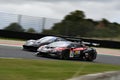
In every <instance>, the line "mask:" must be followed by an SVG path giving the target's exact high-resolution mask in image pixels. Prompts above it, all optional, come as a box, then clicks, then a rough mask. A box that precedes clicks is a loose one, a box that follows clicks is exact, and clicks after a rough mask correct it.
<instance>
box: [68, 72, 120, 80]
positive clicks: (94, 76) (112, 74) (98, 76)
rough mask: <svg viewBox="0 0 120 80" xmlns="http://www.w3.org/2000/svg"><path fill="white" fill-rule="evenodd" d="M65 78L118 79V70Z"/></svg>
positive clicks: (84, 79)
mask: <svg viewBox="0 0 120 80" xmlns="http://www.w3.org/2000/svg"><path fill="white" fill-rule="evenodd" d="M67 80H120V71H109V72H103V73H97V74H88V75H84V76H80V77H76V78H71V79H67Z"/></svg>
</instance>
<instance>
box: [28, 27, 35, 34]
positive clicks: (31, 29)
mask: <svg viewBox="0 0 120 80" xmlns="http://www.w3.org/2000/svg"><path fill="white" fill-rule="evenodd" d="M26 32H28V33H36V31H35V30H34V29H33V28H29V29H28V30H27V31H26Z"/></svg>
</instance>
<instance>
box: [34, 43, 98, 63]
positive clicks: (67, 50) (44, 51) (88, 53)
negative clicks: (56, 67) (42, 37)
mask: <svg viewBox="0 0 120 80" xmlns="http://www.w3.org/2000/svg"><path fill="white" fill-rule="evenodd" d="M36 55H37V56H50V57H57V58H59V59H74V58H75V59H80V60H86V61H93V60H94V59H96V56H97V52H96V50H95V49H94V48H91V47H88V46H85V45H84V44H82V43H78V42H70V41H58V42H53V43H50V44H48V45H44V46H41V47H39V48H38V50H37V53H36Z"/></svg>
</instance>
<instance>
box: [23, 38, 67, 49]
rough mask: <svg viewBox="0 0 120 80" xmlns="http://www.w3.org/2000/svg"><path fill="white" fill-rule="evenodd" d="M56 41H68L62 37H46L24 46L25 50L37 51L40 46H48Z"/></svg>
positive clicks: (30, 41) (28, 42)
mask: <svg viewBox="0 0 120 80" xmlns="http://www.w3.org/2000/svg"><path fill="white" fill-rule="evenodd" d="M56 41H66V40H65V39H63V38H61V37H55V36H46V37H43V38H40V39H38V40H28V41H26V43H25V44H24V45H23V50H29V51H37V49H38V48H39V47H40V46H42V45H46V44H49V43H52V42H56Z"/></svg>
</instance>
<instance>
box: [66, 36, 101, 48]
mask: <svg viewBox="0 0 120 80" xmlns="http://www.w3.org/2000/svg"><path fill="white" fill-rule="evenodd" d="M65 39H66V40H68V41H72V42H77V43H80V44H84V45H86V46H95V47H98V46H99V45H100V44H99V43H94V42H85V41H84V40H83V39H82V38H65Z"/></svg>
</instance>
